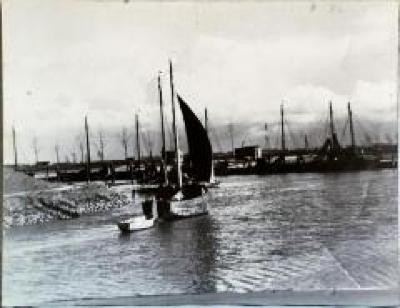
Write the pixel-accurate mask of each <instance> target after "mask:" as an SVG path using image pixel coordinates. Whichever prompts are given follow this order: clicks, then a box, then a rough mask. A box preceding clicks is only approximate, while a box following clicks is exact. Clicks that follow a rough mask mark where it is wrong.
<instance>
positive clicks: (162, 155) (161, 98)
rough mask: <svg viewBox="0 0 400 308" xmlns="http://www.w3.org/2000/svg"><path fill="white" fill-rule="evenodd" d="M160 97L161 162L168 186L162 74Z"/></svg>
mask: <svg viewBox="0 0 400 308" xmlns="http://www.w3.org/2000/svg"><path fill="white" fill-rule="evenodd" d="M158 95H159V99H160V118H161V141H162V148H161V158H162V159H161V161H162V168H163V173H164V183H165V184H168V176H167V168H166V163H167V157H166V149H165V130H164V107H163V97H162V87H161V77H160V73H158Z"/></svg>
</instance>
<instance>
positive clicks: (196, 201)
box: [157, 193, 208, 221]
mask: <svg viewBox="0 0 400 308" xmlns="http://www.w3.org/2000/svg"><path fill="white" fill-rule="evenodd" d="M207 199H208V198H207V194H206V193H204V194H201V195H200V196H198V197H195V198H190V199H182V200H173V199H172V200H169V201H166V200H157V213H158V218H159V219H160V220H165V221H169V220H178V219H184V218H191V217H196V216H203V215H208V206H207Z"/></svg>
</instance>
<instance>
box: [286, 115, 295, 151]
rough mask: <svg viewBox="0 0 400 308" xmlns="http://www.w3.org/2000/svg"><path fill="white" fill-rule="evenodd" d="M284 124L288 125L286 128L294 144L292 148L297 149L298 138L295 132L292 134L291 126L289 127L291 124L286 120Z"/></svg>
mask: <svg viewBox="0 0 400 308" xmlns="http://www.w3.org/2000/svg"><path fill="white" fill-rule="evenodd" d="M284 124H286V126H287V130H288V132H289V137H290V140H291V142H292V146H293V148H296V147H297V146H298V144H297V141H296V140H297V138H296V137H295V136H294V134H293V132H292V130H291V128H290V126H289V122H288V121H287V120H286V119H285V121H284Z"/></svg>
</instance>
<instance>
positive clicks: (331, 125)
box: [329, 102, 335, 141]
mask: <svg viewBox="0 0 400 308" xmlns="http://www.w3.org/2000/svg"><path fill="white" fill-rule="evenodd" d="M329 123H330V128H331V138H332V141H333V135H334V134H335V126H334V124H333V110H332V102H329Z"/></svg>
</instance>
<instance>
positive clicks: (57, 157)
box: [54, 144, 60, 165]
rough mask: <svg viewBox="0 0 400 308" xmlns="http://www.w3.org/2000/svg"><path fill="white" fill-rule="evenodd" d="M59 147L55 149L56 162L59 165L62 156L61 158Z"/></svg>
mask: <svg viewBox="0 0 400 308" xmlns="http://www.w3.org/2000/svg"><path fill="white" fill-rule="evenodd" d="M59 149H60V148H59V146H58V144H56V146H55V147H54V150H55V152H56V162H57V165H58V164H59V163H60V156H59Z"/></svg>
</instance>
